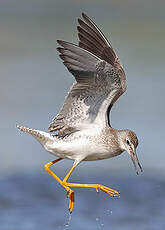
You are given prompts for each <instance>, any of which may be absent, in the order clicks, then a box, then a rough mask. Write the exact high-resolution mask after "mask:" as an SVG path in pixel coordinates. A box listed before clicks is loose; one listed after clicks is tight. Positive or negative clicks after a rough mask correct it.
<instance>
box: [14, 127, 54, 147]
mask: <svg viewBox="0 0 165 230" xmlns="http://www.w3.org/2000/svg"><path fill="white" fill-rule="evenodd" d="M16 127H17V128H18V129H19V130H20V131H22V132H25V133H29V134H31V135H32V136H33V137H34V138H35V139H37V140H38V141H39V142H40V143H41V144H42V145H44V143H46V142H47V141H53V137H52V136H51V135H50V134H49V133H46V132H44V131H40V130H36V129H30V128H26V127H24V126H21V125H16Z"/></svg>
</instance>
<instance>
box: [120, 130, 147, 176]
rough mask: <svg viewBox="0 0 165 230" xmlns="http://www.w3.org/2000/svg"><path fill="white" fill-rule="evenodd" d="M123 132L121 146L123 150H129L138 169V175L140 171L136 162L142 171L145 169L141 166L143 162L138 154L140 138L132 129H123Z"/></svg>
mask: <svg viewBox="0 0 165 230" xmlns="http://www.w3.org/2000/svg"><path fill="white" fill-rule="evenodd" d="M121 134H122V135H121V138H120V145H121V148H122V150H123V151H127V152H128V154H129V155H130V157H131V160H132V162H133V164H134V167H135V170H136V174H137V175H138V174H139V171H138V169H137V166H136V163H137V164H138V166H139V168H140V171H141V172H143V169H142V167H141V164H140V162H139V160H138V157H137V154H136V148H137V146H138V138H137V136H136V134H135V133H134V132H133V131H131V130H122V131H121Z"/></svg>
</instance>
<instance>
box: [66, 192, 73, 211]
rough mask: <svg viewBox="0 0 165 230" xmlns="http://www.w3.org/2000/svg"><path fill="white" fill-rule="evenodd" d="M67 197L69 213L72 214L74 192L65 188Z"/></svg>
mask: <svg viewBox="0 0 165 230" xmlns="http://www.w3.org/2000/svg"><path fill="white" fill-rule="evenodd" d="M67 197H68V198H69V212H70V213H72V211H73V208H74V191H73V190H72V189H70V188H67Z"/></svg>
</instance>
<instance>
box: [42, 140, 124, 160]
mask: <svg viewBox="0 0 165 230" xmlns="http://www.w3.org/2000/svg"><path fill="white" fill-rule="evenodd" d="M45 147H46V146H45ZM46 149H47V151H49V152H51V153H52V154H53V155H56V156H58V157H61V158H68V159H71V160H85V161H94V160H102V159H106V158H111V157H114V156H116V155H118V154H120V153H121V152H120V153H119V152H116V151H114V150H113V151H111V150H110V149H108V148H106V147H105V146H104V145H100V144H98V143H93V142H91V140H89V139H88V138H80V139H77V140H71V141H66V142H65V141H59V142H55V143H54V144H53V145H51V146H47V147H46Z"/></svg>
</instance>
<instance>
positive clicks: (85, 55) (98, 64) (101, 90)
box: [17, 13, 143, 213]
mask: <svg viewBox="0 0 165 230" xmlns="http://www.w3.org/2000/svg"><path fill="white" fill-rule="evenodd" d="M77 31H78V39H79V41H78V45H75V44H72V43H70V42H66V41H62V40H57V42H58V44H59V47H58V48H57V51H58V52H59V57H60V58H61V59H62V61H63V64H64V65H65V66H66V68H67V69H68V71H69V72H70V73H71V74H72V75H73V77H74V78H75V81H74V83H73V85H72V87H71V89H70V91H69V93H68V95H67V97H66V99H65V101H64V104H63V106H62V108H61V110H60V112H59V113H58V114H57V115H56V116H55V117H54V118H53V120H52V122H51V123H50V126H49V128H48V131H49V132H45V131H40V130H36V129H31V128H27V127H25V126H22V125H17V128H18V129H19V130H20V131H23V132H25V133H29V134H31V135H32V136H33V137H34V138H35V139H36V140H37V141H38V142H39V143H40V144H41V145H42V146H43V147H44V148H45V150H46V151H47V152H49V153H51V154H53V155H54V156H56V157H57V159H55V160H53V161H51V162H49V163H47V164H45V165H44V168H45V170H46V171H47V172H48V173H49V174H50V175H51V176H52V177H53V178H54V179H55V180H57V181H58V182H59V183H60V184H61V185H62V186H63V187H64V188H65V189H66V191H67V197H69V211H70V213H72V211H73V208H74V191H73V190H72V189H71V188H72V187H83V188H94V189H96V191H97V192H99V191H100V190H101V191H103V192H105V193H107V194H108V195H110V196H111V197H120V192H119V191H116V190H114V189H111V188H109V187H107V186H104V185H102V184H80V183H71V182H68V179H69V177H70V175H71V173H72V172H73V170H74V169H75V168H76V167H77V166H78V165H79V164H80V162H82V161H96V160H103V159H108V158H112V157H115V156H117V155H120V154H121V153H123V152H124V151H127V152H128V154H129V156H130V158H131V159H132V162H133V164H134V167H135V170H136V173H137V174H139V172H142V171H143V170H142V166H141V164H140V162H139V160H138V157H137V153H136V148H137V146H138V138H137V136H136V134H135V133H134V132H133V131H131V130H129V129H124V130H118V129H115V128H113V127H112V126H111V123H110V112H111V109H112V107H113V104H114V103H115V102H116V101H117V99H118V98H119V97H120V96H121V95H122V94H123V93H124V92H125V91H126V76H125V72H124V69H123V66H122V64H121V63H120V60H119V58H118V56H117V55H116V53H115V51H114V49H113V48H112V46H111V44H110V43H109V42H108V40H107V38H106V37H105V35H104V34H103V33H102V32H101V30H100V29H99V28H98V26H97V25H96V24H95V23H94V21H93V20H92V19H90V18H89V17H88V16H87V15H86V14H85V13H82V17H81V18H78V26H77ZM62 159H69V160H72V161H73V166H72V167H71V169H70V170H69V171H68V173H67V175H66V176H65V177H64V179H63V180H62V179H60V178H59V177H58V176H57V175H56V174H55V173H54V172H53V171H52V170H51V169H50V167H51V166H52V165H54V164H55V163H57V162H59V161H61V160H62ZM137 166H138V167H137Z"/></svg>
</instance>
